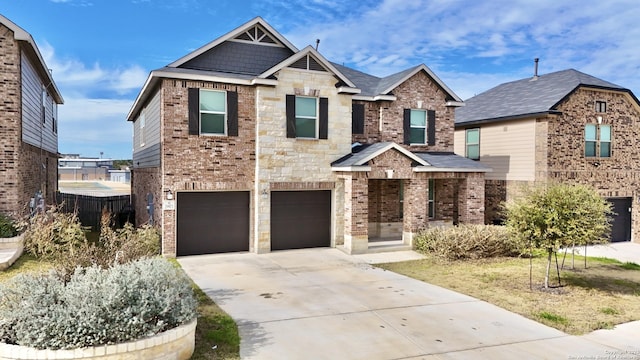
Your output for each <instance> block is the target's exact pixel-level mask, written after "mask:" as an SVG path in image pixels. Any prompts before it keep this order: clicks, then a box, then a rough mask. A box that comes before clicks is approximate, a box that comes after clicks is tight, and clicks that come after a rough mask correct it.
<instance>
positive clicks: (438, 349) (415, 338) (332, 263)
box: [178, 249, 640, 359]
mask: <svg viewBox="0 0 640 360" xmlns="http://www.w3.org/2000/svg"><path fill="white" fill-rule="evenodd" d="M414 254H415V253H414ZM378 256H380V255H378ZM382 256H384V255H382ZM396 256H397V255H396ZM178 261H179V262H180V264H181V265H182V267H183V268H184V270H185V271H186V272H187V274H189V276H191V278H192V279H193V280H194V281H195V282H196V283H197V284H198V286H200V288H201V289H202V290H203V291H205V292H206V293H207V294H208V295H209V296H210V297H211V298H212V299H213V300H214V301H215V302H216V303H217V304H218V305H219V306H220V307H221V308H223V309H224V310H225V311H226V312H227V313H229V315H231V316H232V317H233V318H234V319H235V320H236V322H237V324H238V328H239V332H240V336H241V339H242V341H241V345H240V354H241V356H242V358H243V359H480V358H484V359H514V358H521V359H571V358H574V359H578V358H616V357H615V356H618V357H617V358H625V359H635V358H640V348H638V347H637V345H636V344H637V341H634V340H632V339H637V334H638V333H639V332H640V325H639V323H631V324H632V325H631V326H629V327H625V328H623V329H622V330H621V331H620V332H619V333H616V337H615V338H616V339H617V340H618V341H611V339H612V335H613V334H614V333H613V332H610V333H607V332H606V330H604V331H605V333H602V332H600V333H598V334H596V335H597V336H596V335H593V336H592V337H591V338H589V337H587V336H585V337H576V336H570V335H567V334H565V333H563V332H560V331H558V330H555V329H552V328H550V327H547V326H544V325H541V324H539V323H536V322H534V321H531V320H529V319H526V318H524V317H522V316H520V315H516V314H513V313H511V312H508V311H506V310H503V309H501V308H498V307H496V306H493V305H491V304H488V303H486V302H483V301H480V300H477V299H474V298H471V297H468V296H465V295H461V294H458V293H455V292H453V291H449V290H446V289H443V288H440V287H437V286H433V285H430V284H427V283H424V282H421V281H417V280H413V279H410V278H407V277H405V276H402V275H398V274H395V273H393V272H389V271H385V270H381V269H378V268H375V267H372V266H371V265H369V264H368V263H367V258H362V257H356V256H349V255H346V254H344V253H342V252H341V251H339V250H337V249H309V250H294V251H279V252H273V253H270V254H262V255H257V254H251V253H242V254H221V255H203V256H192V257H182V258H180V259H178ZM616 331H617V330H616ZM627 336H628V338H626V337H627ZM627 339H628V340H627ZM605 344H607V345H605ZM211 345H214V344H211ZM632 346H636V347H632Z"/></svg>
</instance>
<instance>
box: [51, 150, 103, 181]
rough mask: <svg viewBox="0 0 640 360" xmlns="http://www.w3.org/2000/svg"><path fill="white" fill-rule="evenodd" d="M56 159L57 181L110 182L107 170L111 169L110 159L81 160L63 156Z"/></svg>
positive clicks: (74, 156) (73, 156) (71, 156)
mask: <svg viewBox="0 0 640 360" xmlns="http://www.w3.org/2000/svg"><path fill="white" fill-rule="evenodd" d="M63 156H64V157H62V158H60V159H58V179H59V180H70V181H82V180H89V181H95V180H99V181H104V180H110V179H111V176H110V175H109V170H111V169H113V160H112V159H102V158H81V157H80V156H76V155H69V156H66V155H63Z"/></svg>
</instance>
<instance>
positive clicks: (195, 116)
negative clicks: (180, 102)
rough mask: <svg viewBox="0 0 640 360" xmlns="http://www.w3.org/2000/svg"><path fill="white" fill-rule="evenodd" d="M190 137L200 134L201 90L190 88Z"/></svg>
mask: <svg viewBox="0 0 640 360" xmlns="http://www.w3.org/2000/svg"><path fill="white" fill-rule="evenodd" d="M188 100H189V135H199V134H200V89H198V88H189V95H188Z"/></svg>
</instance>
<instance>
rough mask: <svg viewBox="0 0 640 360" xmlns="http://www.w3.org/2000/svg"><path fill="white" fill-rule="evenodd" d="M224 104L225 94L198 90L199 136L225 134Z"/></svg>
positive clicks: (225, 115)
mask: <svg viewBox="0 0 640 360" xmlns="http://www.w3.org/2000/svg"><path fill="white" fill-rule="evenodd" d="M226 104H227V99H226V92H224V91H214V90H200V134H212V135H224V134H226V129H225V123H226V117H227V108H226Z"/></svg>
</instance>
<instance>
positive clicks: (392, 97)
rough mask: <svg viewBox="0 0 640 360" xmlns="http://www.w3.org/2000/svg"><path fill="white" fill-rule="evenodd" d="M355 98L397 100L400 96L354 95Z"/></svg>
mask: <svg viewBox="0 0 640 360" xmlns="http://www.w3.org/2000/svg"><path fill="white" fill-rule="evenodd" d="M352 99H353V100H360V101H396V100H398V98H397V97H396V96H395V95H382V94H381V95H354V96H353V98H352Z"/></svg>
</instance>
